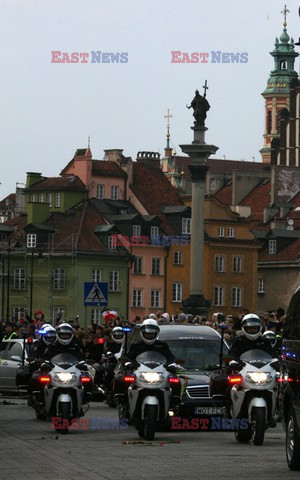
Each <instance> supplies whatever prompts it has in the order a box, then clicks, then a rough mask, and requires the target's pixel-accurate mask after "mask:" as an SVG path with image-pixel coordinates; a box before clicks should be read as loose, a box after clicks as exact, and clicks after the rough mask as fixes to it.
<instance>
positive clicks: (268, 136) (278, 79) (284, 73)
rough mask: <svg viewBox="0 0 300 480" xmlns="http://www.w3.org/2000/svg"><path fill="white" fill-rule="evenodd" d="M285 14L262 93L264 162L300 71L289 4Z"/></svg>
mask: <svg viewBox="0 0 300 480" xmlns="http://www.w3.org/2000/svg"><path fill="white" fill-rule="evenodd" d="M281 13H282V14H283V32H282V34H281V35H280V37H279V39H278V38H277V37H276V39H275V49H274V50H273V51H272V52H270V55H272V57H273V58H274V70H272V71H271V72H270V77H269V79H268V81H267V87H266V89H265V90H264V92H263V93H262V96H263V97H264V98H265V100H266V104H265V132H264V147H263V148H262V149H261V151H260V153H261V155H262V158H263V162H264V163H270V161H271V142H272V140H273V139H274V138H278V136H279V122H280V111H281V110H283V109H284V110H288V111H289V109H290V105H289V103H290V88H291V83H292V82H293V81H294V80H295V79H296V80H297V79H298V73H297V72H296V71H295V70H294V64H295V58H296V57H297V56H298V55H299V54H298V53H297V52H295V45H294V40H293V39H292V38H291V39H290V37H289V35H288V33H287V14H288V13H289V10H288V9H287V6H286V5H285V6H284V9H283V10H282V12H281Z"/></svg>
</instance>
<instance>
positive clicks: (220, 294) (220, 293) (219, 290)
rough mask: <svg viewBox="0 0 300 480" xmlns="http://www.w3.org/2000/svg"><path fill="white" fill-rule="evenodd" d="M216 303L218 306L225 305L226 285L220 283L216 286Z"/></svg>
mask: <svg viewBox="0 0 300 480" xmlns="http://www.w3.org/2000/svg"><path fill="white" fill-rule="evenodd" d="M214 305H216V306H218V307H223V306H224V287H222V286H220V285H217V286H216V287H215V288H214Z"/></svg>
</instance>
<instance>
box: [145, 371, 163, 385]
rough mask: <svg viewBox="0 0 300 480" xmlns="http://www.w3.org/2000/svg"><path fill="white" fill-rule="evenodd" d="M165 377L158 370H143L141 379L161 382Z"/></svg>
mask: <svg viewBox="0 0 300 480" xmlns="http://www.w3.org/2000/svg"><path fill="white" fill-rule="evenodd" d="M164 379H165V377H164V376H163V375H161V374H160V373H157V372H141V373H140V375H139V380H140V381H141V382H144V383H161V382H163V381H164Z"/></svg>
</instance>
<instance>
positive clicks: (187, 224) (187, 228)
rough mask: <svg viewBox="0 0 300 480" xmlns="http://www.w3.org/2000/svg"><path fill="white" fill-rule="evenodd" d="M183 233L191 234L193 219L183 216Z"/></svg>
mask: <svg viewBox="0 0 300 480" xmlns="http://www.w3.org/2000/svg"><path fill="white" fill-rule="evenodd" d="M182 234H183V235H184V234H185V235H190V234H191V219H190V218H183V219H182Z"/></svg>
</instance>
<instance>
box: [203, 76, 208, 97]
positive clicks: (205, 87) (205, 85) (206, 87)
mask: <svg viewBox="0 0 300 480" xmlns="http://www.w3.org/2000/svg"><path fill="white" fill-rule="evenodd" d="M203 88H204V98H205V97H206V90H208V86H207V80H205V84H204V85H203Z"/></svg>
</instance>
